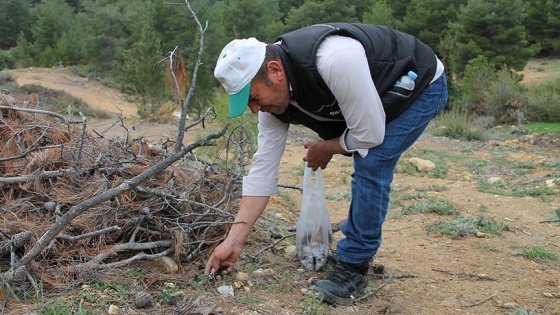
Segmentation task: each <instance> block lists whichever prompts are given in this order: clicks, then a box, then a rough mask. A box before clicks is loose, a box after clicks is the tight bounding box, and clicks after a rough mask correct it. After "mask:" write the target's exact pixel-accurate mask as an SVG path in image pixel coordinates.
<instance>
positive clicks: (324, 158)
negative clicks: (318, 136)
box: [303, 140, 340, 171]
mask: <svg viewBox="0 0 560 315" xmlns="http://www.w3.org/2000/svg"><path fill="white" fill-rule="evenodd" d="M334 144H336V145H338V146H339V147H340V145H339V144H338V140H336V142H334V141H332V140H329V141H317V140H307V141H305V143H303V147H304V148H306V149H307V153H306V154H305V156H304V157H303V161H304V162H307V166H308V167H311V169H312V170H314V171H316V170H317V169H318V168H319V167H320V168H321V169H325V168H326V167H327V164H329V162H330V161H331V159H332V157H333V155H334V153H335V152H332V153H331V148H330V147H331V146H332V145H334Z"/></svg>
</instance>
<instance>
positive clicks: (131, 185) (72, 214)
mask: <svg viewBox="0 0 560 315" xmlns="http://www.w3.org/2000/svg"><path fill="white" fill-rule="evenodd" d="M185 3H186V5H187V7H188V9H189V10H190V12H191V15H192V17H193V18H194V19H195V21H196V22H197V24H198V26H199V32H200V49H199V52H198V58H197V61H196V64H195V70H194V71H193V79H192V84H191V87H190V89H189V93H188V95H187V98H186V99H185V101H184V102H183V105H182V111H181V119H180V122H179V128H178V132H177V141H176V145H175V148H174V150H173V152H172V153H171V154H170V155H169V156H168V157H166V158H165V159H164V160H162V161H161V162H159V163H157V164H155V165H153V166H151V167H150V168H148V169H147V170H145V171H144V172H142V173H141V174H139V175H136V176H135V177H133V178H132V179H129V180H126V181H124V182H123V183H121V184H120V185H118V186H117V187H114V188H112V189H110V190H107V191H104V192H102V193H101V194H99V195H97V196H94V197H92V198H89V199H87V200H84V201H82V202H80V203H78V204H76V205H74V206H72V207H71V208H70V209H69V210H68V211H67V212H66V213H65V214H64V215H62V216H61V217H59V218H58V219H57V220H56V221H55V223H54V224H53V225H52V226H51V227H50V228H49V229H48V230H47V231H46V232H45V233H44V234H43V235H42V236H41V237H40V238H39V240H37V242H36V243H35V244H34V245H33V247H32V248H31V249H30V250H29V251H28V252H27V253H25V255H24V256H23V257H22V258H21V259H20V260H19V261H18V262H17V267H19V266H26V265H28V264H29V263H30V262H31V261H32V260H34V259H35V258H36V257H37V256H39V255H40V254H41V252H42V251H43V250H44V249H45V248H46V247H47V246H48V245H49V244H50V243H51V242H52V241H53V239H54V238H55V237H56V236H57V235H59V234H60V232H61V231H62V230H63V229H64V228H65V227H66V226H67V225H68V224H69V223H70V222H71V221H72V220H73V219H75V218H76V217H77V216H79V215H80V214H81V213H83V212H84V211H86V210H88V209H90V208H92V207H94V206H96V205H99V204H101V203H103V202H106V201H109V200H111V199H113V198H115V197H117V196H119V195H121V194H122V193H124V192H126V191H130V190H132V189H135V188H136V187H138V186H139V185H140V184H141V183H143V182H144V181H146V180H147V179H148V178H150V177H152V176H154V175H156V174H158V173H160V172H161V171H163V170H164V169H166V168H167V167H169V166H170V165H172V164H173V163H175V162H176V161H178V160H179V159H181V158H182V157H183V156H184V155H186V154H187V153H189V152H191V151H193V150H194V149H196V148H198V147H201V146H206V145H213V142H212V140H214V139H217V138H220V137H222V136H223V135H224V134H225V131H226V129H227V126H226V127H225V128H223V129H222V130H221V131H219V132H217V133H213V134H210V135H208V136H206V137H205V138H203V139H200V140H198V141H196V142H194V143H192V144H190V145H187V146H184V145H183V138H184V134H185V119H186V114H187V108H188V105H189V103H190V102H191V100H192V97H193V95H194V87H195V86H196V77H197V72H198V69H199V67H200V65H201V63H202V53H203V51H204V45H203V44H204V33H205V30H206V28H203V27H202V25H201V24H200V21H199V20H198V17H197V16H196V13H195V12H194V11H193V10H192V8H191V7H190V4H189V2H188V1H185ZM169 242H172V243H173V244H174V241H169ZM133 244H136V243H133ZM123 246H124V244H123ZM128 246H130V243H128ZM100 255H101V254H100ZM141 256H142V255H141ZM141 256H138V257H141ZM148 256H149V255H148ZM135 257H136V256H135ZM142 257H143V256H142Z"/></svg>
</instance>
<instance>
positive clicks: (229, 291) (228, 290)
mask: <svg viewBox="0 0 560 315" xmlns="http://www.w3.org/2000/svg"><path fill="white" fill-rule="evenodd" d="M218 293H220V294H221V295H222V296H225V297H234V296H235V293H234V292H233V286H231V285H223V286H221V287H219V288H218Z"/></svg>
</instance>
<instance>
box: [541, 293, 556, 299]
mask: <svg viewBox="0 0 560 315" xmlns="http://www.w3.org/2000/svg"><path fill="white" fill-rule="evenodd" d="M543 295H544V296H546V297H548V298H553V297H554V295H553V294H552V293H549V292H545V293H543Z"/></svg>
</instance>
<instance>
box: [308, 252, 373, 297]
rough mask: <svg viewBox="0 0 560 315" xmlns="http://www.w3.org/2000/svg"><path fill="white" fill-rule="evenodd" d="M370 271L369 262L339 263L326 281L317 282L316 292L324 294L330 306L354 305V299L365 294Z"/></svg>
mask: <svg viewBox="0 0 560 315" xmlns="http://www.w3.org/2000/svg"><path fill="white" fill-rule="evenodd" d="M368 269H369V261H365V262H363V263H361V264H348V263H345V262H342V261H339V262H338V263H337V264H336V267H335V268H334V270H333V272H331V274H329V276H328V277H327V278H326V279H325V280H319V281H317V283H316V284H315V288H314V291H316V292H320V293H323V300H324V301H325V302H327V303H329V304H336V305H352V304H353V303H354V299H356V298H358V297H360V296H362V295H363V294H364V290H365V289H366V287H367V283H368V280H367V272H368Z"/></svg>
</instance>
